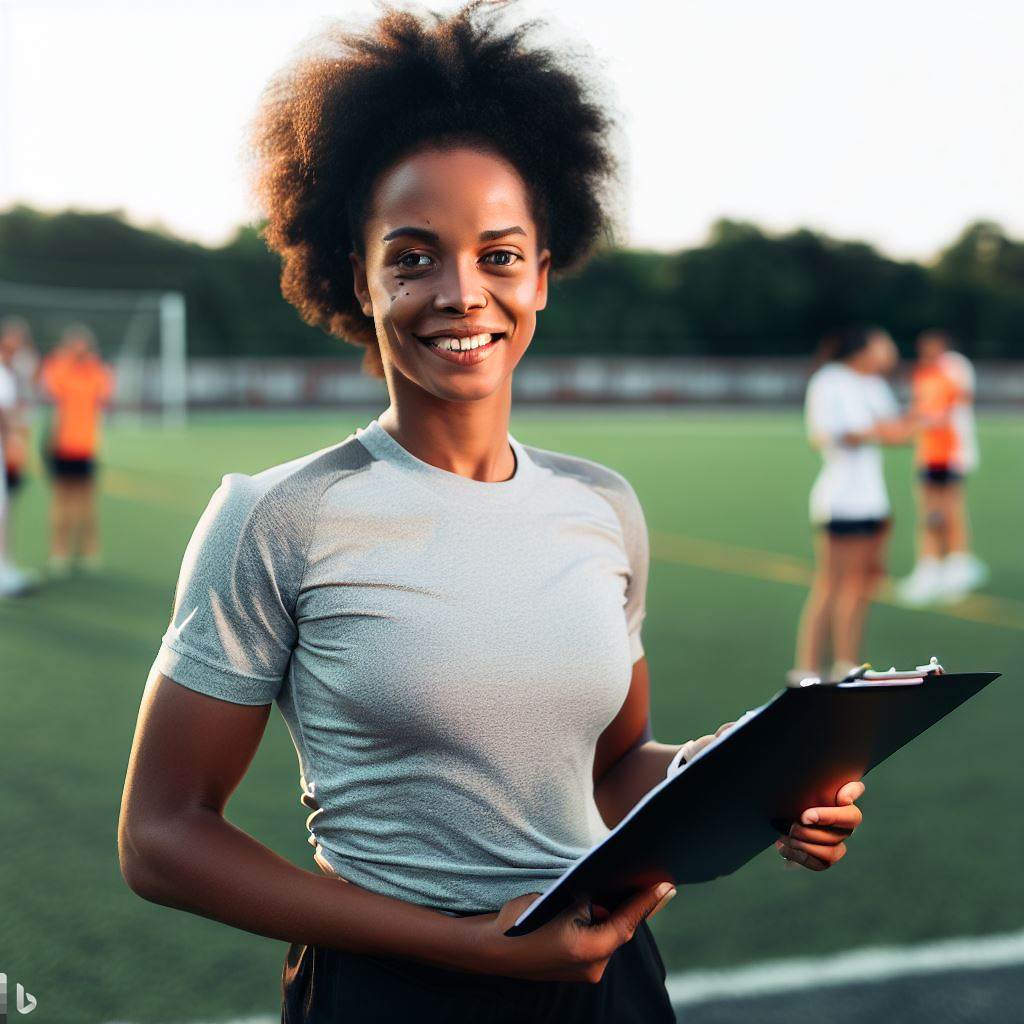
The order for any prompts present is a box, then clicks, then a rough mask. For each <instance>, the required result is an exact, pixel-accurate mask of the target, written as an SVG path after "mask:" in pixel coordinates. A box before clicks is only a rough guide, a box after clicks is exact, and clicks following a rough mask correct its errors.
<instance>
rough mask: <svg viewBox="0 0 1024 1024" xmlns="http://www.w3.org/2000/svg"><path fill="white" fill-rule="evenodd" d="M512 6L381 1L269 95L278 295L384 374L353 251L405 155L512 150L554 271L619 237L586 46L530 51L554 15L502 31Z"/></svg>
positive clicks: (254, 140)
mask: <svg viewBox="0 0 1024 1024" xmlns="http://www.w3.org/2000/svg"><path fill="white" fill-rule="evenodd" d="M514 2H515V0H470V2H469V3H467V4H466V5H465V6H463V7H462V8H460V9H459V10H458V11H456V12H454V13H452V14H449V15H441V14H439V13H437V12H427V13H426V14H422V15H418V14H414V13H411V12H410V11H408V10H399V9H396V8H394V7H392V6H390V5H387V4H382V5H381V6H382V8H383V12H382V14H381V16H380V17H378V18H377V20H376V21H374V22H373V23H372V24H371V25H370V26H369V28H368V29H363V30H354V29H352V28H351V27H347V26H345V25H343V24H342V23H340V22H337V21H333V22H330V23H329V25H328V27H326V28H325V29H323V30H322V31H321V32H320V33H319V34H318V35H317V36H316V37H314V39H313V40H312V42H313V44H314V45H313V46H306V47H304V48H303V51H302V52H301V53H300V55H299V56H298V57H297V58H295V59H294V60H293V61H292V62H291V63H290V64H288V65H287V66H286V67H285V68H284V69H283V70H282V71H281V72H279V73H278V74H277V75H275V76H274V78H273V79H272V80H271V81H270V83H269V84H268V86H267V88H266V89H265V90H264V92H263V95H262V97H261V100H260V104H259V106H258V109H257V111H256V115H255V117H254V119H253V122H252V124H251V128H250V142H251V150H250V153H251V157H252V165H253V176H252V187H253V196H254V199H255V201H256V204H257V207H258V209H259V212H260V214H261V215H262V217H263V218H265V221H266V223H265V226H264V227H263V229H262V235H263V238H264V239H265V241H266V243H267V245H268V246H269V247H270V248H271V249H272V250H274V251H275V252H277V253H278V254H279V255H280V256H281V259H282V267H281V292H282V294H283V295H284V297H285V298H286V299H287V300H288V301H289V302H290V303H291V304H292V305H293V306H295V308H296V309H297V310H298V311H299V313H300V315H301V316H302V318H303V320H305V321H306V322H307V323H309V324H313V325H316V326H320V327H323V328H324V329H325V330H327V331H328V332H329V333H330V334H332V335H335V336H336V337H339V338H343V339H345V340H346V341H349V342H351V343H353V344H356V345H361V346H364V347H365V349H366V352H365V355H364V358H363V370H364V372H366V373H368V374H370V375H371V376H374V377H383V376H384V371H383V365H382V363H381V359H380V352H379V349H378V346H377V338H376V333H375V330H374V325H373V322H372V320H370V319H368V318H367V317H366V315H365V314H364V313H363V311H362V309H361V308H360V305H359V302H358V300H357V299H356V296H355V293H354V290H353V287H354V286H353V276H352V265H351V263H350V261H349V255H348V254H349V253H350V252H353V251H355V252H357V253H360V254H362V253H363V237H362V233H363V225H364V215H365V212H366V204H367V202H368V201H369V197H370V195H371V190H372V188H373V185H374V182H375V181H376V179H377V176H378V175H379V174H380V173H381V172H382V171H384V170H386V169H387V168H389V167H390V166H392V165H393V164H394V163H395V162H396V161H398V160H399V159H401V158H403V157H404V156H407V155H410V154H411V153H413V152H414V151H416V150H419V149H421V148H427V147H431V146H434V147H438V148H444V147H446V146H451V145H454V144H459V143H463V144H469V145H472V146H475V147H476V148H482V149H485V150H490V151H492V152H494V153H496V154H498V155H500V156H502V157H504V158H506V159H507V160H509V161H510V163H511V164H512V165H513V166H514V167H515V168H516V169H517V171H518V172H519V174H520V176H521V177H522V179H523V181H524V183H525V185H526V189H527V194H528V199H529V202H530V205H531V209H532V211H533V213H534V220H535V223H536V225H537V229H538V232H539V234H540V245H541V246H542V247H547V248H549V249H550V250H551V274H552V276H553V277H557V276H558V275H559V274H563V275H564V274H567V273H570V272H573V271H576V270H578V269H579V268H580V267H581V266H582V265H583V263H584V262H585V261H586V259H587V258H588V257H589V256H590V255H591V254H592V253H593V252H594V250H595V248H596V247H597V246H598V243H599V242H600V241H601V239H602V236H603V238H604V240H605V241H606V242H608V243H613V242H614V234H615V225H614V215H613V212H612V210H613V205H614V201H613V199H612V195H613V192H614V186H616V185H618V184H619V176H620V172H621V168H620V165H619V163H618V161H617V159H616V156H615V153H616V148H615V146H614V145H613V144H612V141H611V133H612V130H613V129H614V128H615V126H616V125H615V120H614V118H613V116H612V115H611V114H610V113H609V109H608V105H607V104H602V103H601V102H599V101H598V98H597V96H596V95H595V94H594V92H593V90H592V89H591V88H590V87H589V86H588V84H587V76H586V74H585V73H584V72H585V69H584V68H583V67H582V65H581V62H580V54H578V53H577V54H571V53H567V52H564V51H565V47H563V48H562V50H561V51H556V50H554V49H550V48H545V47H540V46H527V45H525V42H524V40H525V37H526V36H527V34H529V33H530V32H531V31H532V30H533V29H534V28H535V27H537V26H538V25H539V24H542V22H539V21H537V20H533V21H529V22H525V23H522V24H519V25H517V26H513V27H509V28H502V27H500V26H499V24H498V15H499V14H500V13H501V12H503V11H504V10H505V9H506V8H507V7H508V6H509V5H510V4H511V3H514ZM571 57H575V60H572V59H570V58H571ZM570 67H573V70H569V68H570Z"/></svg>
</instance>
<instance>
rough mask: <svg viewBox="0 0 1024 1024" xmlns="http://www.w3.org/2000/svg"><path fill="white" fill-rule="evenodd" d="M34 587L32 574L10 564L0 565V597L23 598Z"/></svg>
mask: <svg viewBox="0 0 1024 1024" xmlns="http://www.w3.org/2000/svg"><path fill="white" fill-rule="evenodd" d="M34 585H35V578H34V577H33V576H32V574H30V573H27V572H22V571H21V569H18V568H16V567H15V566H13V565H11V564H10V563H6V564H4V563H0V597H24V596H25V595H26V594H27V593H29V591H30V590H31V589H32V587H33V586H34Z"/></svg>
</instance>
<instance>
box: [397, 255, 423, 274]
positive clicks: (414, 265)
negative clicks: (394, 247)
mask: <svg viewBox="0 0 1024 1024" xmlns="http://www.w3.org/2000/svg"><path fill="white" fill-rule="evenodd" d="M408 259H413V260H429V259H430V257H429V256H428V255H427V254H426V253H425V252H407V253H403V254H402V255H401V256H399V257H398V259H397V260H395V262H396V263H397V264H398V266H400V267H403V268H404V269H406V270H415V269H416V268H417V267H423V266H426V264H424V263H406V262H404V261H405V260H408Z"/></svg>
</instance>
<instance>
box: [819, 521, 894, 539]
mask: <svg viewBox="0 0 1024 1024" xmlns="http://www.w3.org/2000/svg"><path fill="white" fill-rule="evenodd" d="M888 527H889V520H888V519H830V520H829V521H828V522H827V523H822V524H821V528H822V529H823V530H825V531H827V532H828V533H830V534H832V536H833V537H873V536H875V534H878V533H884V532H885V530H887V529H888Z"/></svg>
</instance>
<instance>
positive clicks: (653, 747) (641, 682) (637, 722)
mask: <svg viewBox="0 0 1024 1024" xmlns="http://www.w3.org/2000/svg"><path fill="white" fill-rule="evenodd" d="M678 749H679V745H678V744H676V745H675V746H672V745H670V744H667V743H658V742H656V741H655V740H654V738H653V737H652V735H651V723H650V677H649V674H648V669H647V657H646V655H644V656H643V657H641V658H640V659H639V660H638V661H635V662H634V663H633V676H632V679H631V680H630V684H629V693H628V694H627V696H626V700H625V703H624V704H623V705H622V707H621V708H620V709H619V713H618V714H617V715H616V716H615V718H614V719H613V720H612V722H611V724H610V725H608V727H607V728H606V729H605V730H604V732H603V733H601V736H600V738H599V739H598V741H597V749H596V750H595V752H594V801H595V803H596V804H597V809H598V810H599V811H600V812H601V817H602V818H603V819H604V822H605V824H606V825H607V826H608V827H609V828H614V827H615V826H616V825H617V824H618V823H619V822H620V821H621V820H622V819H623V818H624V817H625V816H626V815H627V814H628V813H629V812H630V810H632V808H633V807H634V806H635V805H636V804H637V802H638V801H639V800H640V799H641V798H642V797H643V796H644V794H645V793H648V792H649V791H650V790H651V789H653V788H654V787H655V786H656V785H657V784H658V783H659V782H661V780H662V779H664V778H665V772H666V771H667V770H668V765H669V762H670V761H671V760H672V758H673V757H674V756H675V754H676V751H677V750H678Z"/></svg>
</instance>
